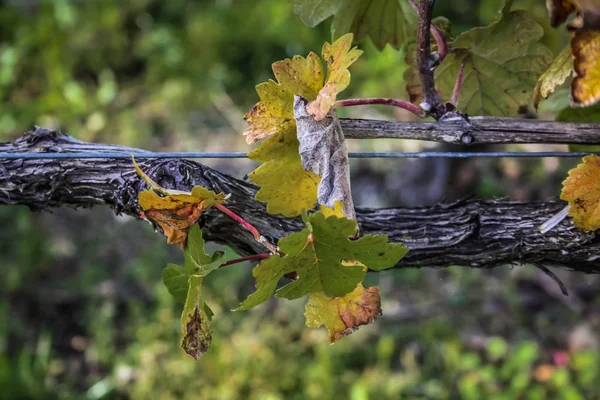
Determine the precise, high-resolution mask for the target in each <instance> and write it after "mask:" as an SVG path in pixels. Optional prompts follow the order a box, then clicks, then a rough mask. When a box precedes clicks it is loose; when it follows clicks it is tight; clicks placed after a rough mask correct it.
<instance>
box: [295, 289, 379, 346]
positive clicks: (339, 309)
mask: <svg viewBox="0 0 600 400" xmlns="http://www.w3.org/2000/svg"><path fill="white" fill-rule="evenodd" d="M380 315H381V298H380V291H379V288H378V287H369V288H365V287H364V286H363V284H362V283H359V284H358V286H356V289H354V291H352V292H351V293H348V294H347V295H345V296H343V297H329V296H327V295H325V294H322V293H311V294H310V295H309V298H308V303H306V310H305V311H304V317H305V318H306V326H307V327H309V328H318V327H320V326H321V325H325V326H326V327H327V329H328V330H329V340H330V341H331V343H334V342H335V341H337V340H338V339H341V338H342V337H344V336H347V335H350V334H352V333H353V332H355V331H356V330H357V329H358V327H359V326H361V325H367V324H370V323H371V322H373V321H374V320H375V319H377V318H378V317H379V316H380Z"/></svg>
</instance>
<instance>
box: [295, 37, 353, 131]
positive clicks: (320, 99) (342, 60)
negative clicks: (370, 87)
mask: <svg viewBox="0 0 600 400" xmlns="http://www.w3.org/2000/svg"><path fill="white" fill-rule="evenodd" d="M353 37H354V35H353V34H352V33H348V34H347V35H344V36H342V37H341V38H339V39H338V40H336V41H335V42H333V44H329V43H327V42H325V44H324V45H323V50H322V53H321V55H322V57H323V59H324V60H325V61H327V80H326V82H325V86H323V88H322V89H321V90H320V91H319V95H318V96H317V98H316V100H315V101H313V102H311V103H310V104H309V105H308V107H307V111H308V113H309V114H310V115H312V116H313V117H314V118H315V119H316V120H317V121H320V120H322V119H323V118H325V116H326V115H327V113H328V112H329V110H331V109H332V108H333V106H334V105H335V100H336V98H337V94H338V93H339V92H341V91H342V90H344V89H346V87H348V85H349V84H350V71H348V67H349V66H350V65H352V64H353V63H354V61H356V60H357V59H358V57H360V55H361V54H362V53H363V52H362V50H358V49H357V48H356V47H355V48H353V49H350V47H351V46H352V38H353ZM296 94H298V95H300V93H296ZM294 104H295V103H294Z"/></svg>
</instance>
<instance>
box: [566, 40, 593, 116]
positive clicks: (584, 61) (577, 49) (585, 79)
mask: <svg viewBox="0 0 600 400" xmlns="http://www.w3.org/2000/svg"><path fill="white" fill-rule="evenodd" d="M571 48H572V49H573V58H574V69H575V79H573V83H572V84H571V105H572V106H573V107H587V106H591V105H592V104H594V103H596V102H597V101H598V100H600V30H579V31H577V32H575V36H574V37H573V39H572V40H571Z"/></svg>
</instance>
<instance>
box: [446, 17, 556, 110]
mask: <svg viewBox="0 0 600 400" xmlns="http://www.w3.org/2000/svg"><path fill="white" fill-rule="evenodd" d="M506 10H507V7H504V8H503V10H502V12H501V13H499V14H498V15H497V16H496V17H495V18H494V20H493V22H492V24H491V25H489V26H486V27H482V28H475V29H471V30H470V31H467V32H465V33H463V34H461V35H460V36H459V37H458V38H457V39H456V40H455V41H454V42H452V44H451V48H452V49H453V50H452V52H451V53H450V54H449V55H448V56H447V57H446V58H445V59H444V61H443V62H442V64H441V65H440V66H439V67H438V68H437V69H436V71H435V81H436V85H437V88H438V90H439V91H440V93H441V94H442V97H444V98H445V99H450V97H451V95H452V91H453V89H454V85H455V83H456V77H457V75H458V71H459V69H460V67H461V65H462V64H463V63H464V64H465V69H464V75H463V76H464V78H463V82H462V87H461V90H460V96H459V98H458V108H459V109H460V110H462V111H464V112H466V113H468V114H470V115H497V116H511V115H514V114H516V113H517V112H518V110H519V108H520V107H521V106H523V105H527V104H528V103H529V102H530V101H531V93H532V90H533V88H534V86H535V85H536V82H537V79H538V77H539V76H540V75H541V74H542V73H543V72H544V71H545V70H546V67H547V66H548V64H549V63H550V61H552V53H551V52H550V50H549V49H548V48H546V46H544V45H543V44H542V43H540V42H539V40H540V39H541V38H542V36H543V35H544V31H543V29H542V27H541V26H540V25H539V24H537V23H536V22H535V21H534V20H533V19H531V18H529V17H528V16H527V15H526V14H525V13H524V12H523V11H513V12H510V13H506Z"/></svg>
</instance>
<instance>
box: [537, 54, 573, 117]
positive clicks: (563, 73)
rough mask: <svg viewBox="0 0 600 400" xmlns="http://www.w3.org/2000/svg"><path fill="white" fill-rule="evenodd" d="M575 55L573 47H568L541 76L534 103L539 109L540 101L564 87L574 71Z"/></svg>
mask: <svg viewBox="0 0 600 400" xmlns="http://www.w3.org/2000/svg"><path fill="white" fill-rule="evenodd" d="M572 56H573V53H572V52H571V47H569V46H567V47H565V48H564V49H563V51H561V52H560V54H559V55H558V56H556V58H555V59H554V61H552V64H550V66H549V67H548V69H547V70H546V72H544V73H543V74H542V76H540V79H539V80H538V83H537V85H536V86H535V89H534V90H533V102H534V105H535V108H536V109H537V107H538V104H539V103H540V100H542V99H545V98H547V97H548V96H550V95H551V94H552V93H554V90H555V89H556V88H557V87H558V86H560V85H562V84H563V83H564V82H565V81H566V80H567V78H568V77H569V76H570V75H571V73H572V71H573V57H572Z"/></svg>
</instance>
